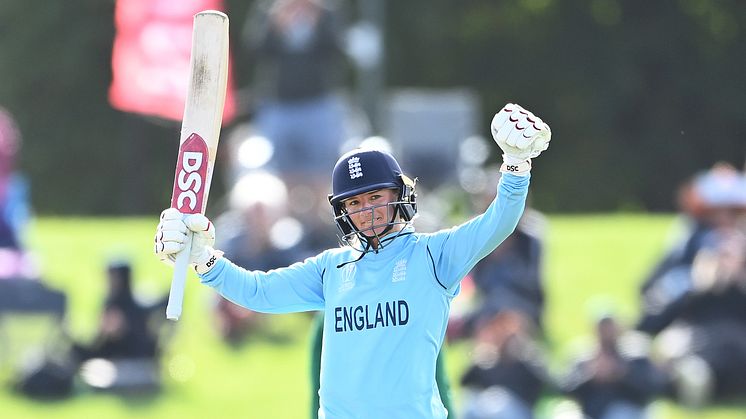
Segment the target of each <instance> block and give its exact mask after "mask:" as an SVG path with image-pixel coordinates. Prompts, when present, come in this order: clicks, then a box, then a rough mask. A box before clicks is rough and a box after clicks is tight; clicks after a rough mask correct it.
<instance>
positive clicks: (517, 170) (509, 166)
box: [500, 156, 531, 176]
mask: <svg viewBox="0 0 746 419" xmlns="http://www.w3.org/2000/svg"><path fill="white" fill-rule="evenodd" d="M500 171H501V172H502V173H512V174H514V175H516V176H528V174H529V172H531V159H526V160H517V159H512V158H509V157H507V156H503V164H502V166H500Z"/></svg>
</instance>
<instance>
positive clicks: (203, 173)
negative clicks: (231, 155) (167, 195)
mask: <svg viewBox="0 0 746 419" xmlns="http://www.w3.org/2000/svg"><path fill="white" fill-rule="evenodd" d="M208 155H209V150H208V149H207V143H205V140H204V139H202V137H200V136H199V135H197V134H196V133H192V134H191V135H190V136H189V137H188V138H187V139H186V140H185V141H184V142H183V143H182V144H181V146H180V147H179V160H178V161H177V163H176V177H175V179H174V190H173V194H172V195H171V207H172V208H176V209H178V210H179V212H181V213H182V214H196V213H199V212H202V204H203V202H204V197H205V180H206V179H207V167H208V162H207V158H208Z"/></svg>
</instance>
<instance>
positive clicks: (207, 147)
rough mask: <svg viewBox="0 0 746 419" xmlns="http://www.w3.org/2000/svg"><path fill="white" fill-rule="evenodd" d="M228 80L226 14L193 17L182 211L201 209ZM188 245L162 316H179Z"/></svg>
mask: <svg viewBox="0 0 746 419" xmlns="http://www.w3.org/2000/svg"><path fill="white" fill-rule="evenodd" d="M227 82H228V16H226V15H225V14H223V13H221V12H218V11H214V10H206V11H203V12H199V13H197V14H196V15H194V28H193V30H192V51H191V59H190V75H189V88H188V90H187V95H186V103H185V105H184V118H183V120H182V123H181V138H180V141H179V156H178V160H177V162H176V175H175V178H174V189H173V194H172V196H171V207H172V208H176V209H178V210H179V211H180V212H181V213H182V214H197V213H203V214H204V212H205V207H206V206H207V195H208V193H209V191H210V181H211V179H212V172H213V166H214V164H215V156H216V154H217V150H218V138H219V137H220V126H221V124H222V122H223V105H224V104H225V91H226V85H227ZM191 247H192V234H191V233H189V234H188V235H187V240H186V242H185V246H184V249H183V250H182V251H181V252H179V253H178V254H177V255H176V261H175V264H174V274H173V278H172V279H171V290H170V292H169V295H168V305H167V306H166V318H167V319H169V320H178V319H179V317H180V316H181V307H182V304H183V302H184V285H185V282H186V273H187V268H188V265H189V253H190V252H191Z"/></svg>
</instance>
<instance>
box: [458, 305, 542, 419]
mask: <svg viewBox="0 0 746 419" xmlns="http://www.w3.org/2000/svg"><path fill="white" fill-rule="evenodd" d="M534 332H535V329H534V328H533V325H532V323H531V322H530V321H527V318H526V316H524V315H523V314H521V313H519V312H517V311H512V310H509V309H505V308H498V309H496V310H494V311H493V312H492V313H489V314H488V313H486V312H483V314H482V316H481V317H480V319H479V320H478V321H477V324H476V327H475V333H474V341H475V342H474V344H475V347H474V351H473V356H472V363H471V365H470V366H469V367H468V369H467V371H466V372H465V373H464V375H463V376H462V378H461V385H462V389H463V398H464V402H463V417H464V419H495V418H506V419H508V418H510V419H524V418H525V419H529V418H533V417H534V415H533V411H534V408H535V406H536V403H537V401H538V400H539V397H540V396H541V395H542V393H543V391H544V390H545V389H547V388H549V387H551V381H550V380H549V376H548V374H547V370H546V366H545V363H544V359H543V355H542V351H541V349H540V347H539V345H538V344H537V342H536V340H535V337H534Z"/></svg>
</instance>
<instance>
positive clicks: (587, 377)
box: [562, 316, 665, 419]
mask: <svg viewBox="0 0 746 419" xmlns="http://www.w3.org/2000/svg"><path fill="white" fill-rule="evenodd" d="M596 339H597V346H596V348H595V349H594V350H593V352H591V353H590V356H582V357H581V358H580V359H578V360H577V361H576V362H575V363H574V365H573V367H572V370H571V372H570V374H569V375H568V376H567V377H566V378H565V379H564V380H563V383H562V389H563V390H564V391H565V392H566V393H567V394H569V395H570V396H571V397H573V398H575V399H576V400H577V402H578V403H579V404H580V406H581V408H582V410H583V414H584V415H585V417H587V418H591V419H635V418H646V417H649V413H648V409H647V408H648V405H649V403H650V402H651V401H653V400H655V399H656V398H657V397H658V396H659V395H660V394H662V391H663V388H664V385H665V378H664V375H663V373H662V372H661V371H660V370H659V369H658V368H657V367H656V366H655V364H653V362H652V361H651V360H650V358H649V356H648V348H649V343H648V341H647V338H645V336H644V335H642V334H640V333H635V332H628V333H623V331H622V326H621V325H620V324H619V323H618V322H617V320H616V319H615V318H613V317H611V316H605V317H603V318H602V319H600V320H599V321H598V323H597V325H596Z"/></svg>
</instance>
